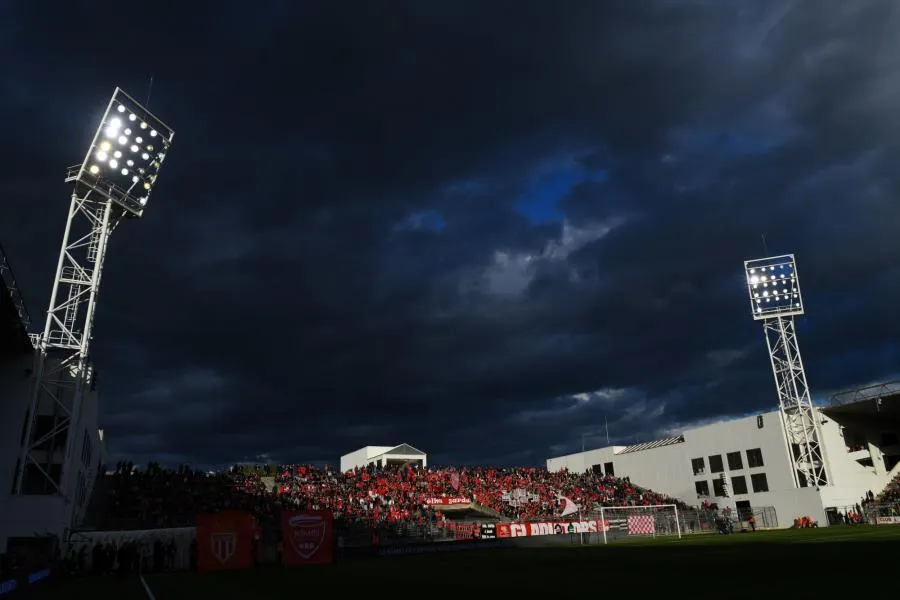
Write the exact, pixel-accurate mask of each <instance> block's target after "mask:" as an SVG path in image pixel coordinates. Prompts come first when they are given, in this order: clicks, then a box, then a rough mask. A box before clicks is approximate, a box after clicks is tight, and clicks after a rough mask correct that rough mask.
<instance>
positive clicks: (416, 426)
mask: <svg viewBox="0 0 900 600" xmlns="http://www.w3.org/2000/svg"><path fill="white" fill-rule="evenodd" d="M137 6H138V5H132V4H130V3H122V2H118V3H113V2H100V1H86V0H81V1H74V0H72V1H67V2H64V3H58V5H57V4H54V6H53V10H52V11H51V10H49V9H48V8H47V7H46V5H44V4H43V3H38V2H31V1H26V0H13V1H11V2H2V3H0V72H2V73H3V76H2V78H0V123H2V131H3V133H2V138H3V142H4V147H5V152H4V153H3V156H4V160H3V161H2V162H0V191H2V204H0V240H2V243H3V245H4V246H5V247H6V250H7V253H8V254H9V257H10V260H11V262H12V264H13V267H14V269H15V272H16V275H17V277H18V279H19V281H20V283H21V285H22V288H23V291H24V296H25V299H26V302H27V303H28V308H29V309H30V311H31V313H32V315H33V316H34V317H35V318H34V320H35V321H36V323H37V325H38V329H40V325H41V323H42V322H43V314H44V311H46V307H47V302H48V299H49V293H50V286H51V283H52V277H53V272H54V269H55V265H56V258H57V255H58V252H59V244H60V241H61V238H62V231H63V226H64V224H65V216H66V208H67V204H68V197H69V193H70V190H69V188H68V187H67V185H66V184H65V183H64V182H63V175H64V169H65V167H67V166H68V165H70V164H74V163H79V162H81V160H82V158H83V156H84V154H85V152H86V150H87V148H88V147H89V144H90V140H91V137H92V135H93V131H94V129H95V128H96V127H97V123H98V121H99V119H100V117H101V115H102V112H103V110H104V108H105V106H106V103H107V101H108V99H109V96H110V94H111V93H112V91H113V89H114V88H115V86H116V85H118V86H121V87H122V88H123V89H125V90H126V91H128V92H129V93H131V94H132V95H134V96H135V97H136V98H138V99H139V100H141V101H143V100H146V99H147V96H148V94H149V96H150V100H149V107H150V109H151V110H153V111H154V112H155V113H157V114H158V115H159V116H160V117H161V118H162V119H163V120H164V121H166V122H167V123H169V124H170V125H171V126H172V127H173V128H174V129H175V131H176V135H175V139H174V144H173V147H172V150H171V152H170V153H169V156H168V158H167V160H166V163H165V165H164V166H163V169H162V172H161V175H160V178H159V183H158V185H157V187H156V189H155V191H154V195H153V197H152V198H151V202H150V205H149V207H148V210H147V212H146V216H145V218H144V219H142V220H140V221H128V222H126V223H124V224H123V225H122V226H121V227H119V228H118V229H117V230H116V232H115V234H114V236H113V238H112V241H111V244H110V248H109V254H108V258H107V262H106V269H105V272H104V279H103V285H102V294H101V296H100V304H99V309H98V315H97V322H96V336H95V338H94V346H93V355H94V360H95V363H96V365H97V369H98V371H99V373H100V377H99V382H100V389H101V402H102V426H103V427H104V428H105V429H106V435H107V440H108V444H109V449H110V452H111V460H116V459H120V458H124V457H128V458H132V459H133V460H135V462H139V463H140V462H144V461H146V460H151V459H156V460H161V461H163V462H170V463H171V462H179V461H188V462H191V463H193V464H198V465H222V464H227V463H230V462H233V461H238V460H253V459H255V458H257V457H260V458H269V459H271V460H283V461H316V462H329V463H331V464H335V463H336V462H337V458H338V457H339V456H340V455H341V454H342V453H345V452H348V451H350V450H353V449H355V448H358V447H360V446H364V445H368V444H373V445H391V444H398V443H401V442H408V443H410V444H413V445H414V446H417V447H419V448H421V449H422V450H425V451H426V452H428V453H429V454H430V456H431V459H430V460H431V461H432V462H435V463H454V464H459V463H467V464H471V463H482V464H484V463H489V464H503V465H509V464H541V463H543V461H544V460H545V459H546V458H547V457H548V456H552V455H557V454H561V453H566V452H570V451H574V450H577V449H580V447H581V438H582V434H587V444H588V445H589V446H599V445H603V444H604V443H605V439H604V438H605V432H604V431H603V429H604V425H603V423H604V419H605V418H606V419H608V424H609V433H610V436H611V437H612V439H613V441H614V442H619V443H629V442H633V441H643V440H648V439H653V438H655V437H658V436H665V435H668V434H670V432H677V431H679V430H680V429H681V428H683V427H687V426H691V425H692V424H696V423H700V422H705V421H707V420H714V419H718V418H722V417H725V416H729V415H739V414H746V413H749V412H754V411H761V410H770V409H773V408H774V407H775V405H776V396H775V388H774V383H773V379H772V374H771V370H770V367H769V362H768V357H767V352H766V348H765V343H764V338H763V335H762V331H761V328H760V327H759V325H758V324H757V323H755V322H754V321H753V320H752V319H751V316H750V308H749V303H748V301H747V296H746V291H745V289H744V287H743V285H744V283H743V276H742V261H743V260H745V259H749V258H756V257H760V256H766V255H774V254H782V253H796V255H797V260H798V271H799V275H800V280H801V283H802V286H803V291H804V299H805V301H806V306H807V311H808V314H807V316H805V317H803V318H802V319H800V321H799V323H798V331H799V335H800V345H801V350H802V352H803V358H804V362H805V364H806V369H807V375H808V378H809V382H810V385H811V387H812V390H813V395H814V397H816V398H817V399H824V398H827V396H828V395H829V394H830V393H832V392H834V391H837V390H840V389H843V388H847V387H853V386H857V385H862V384H865V383H868V382H872V381H878V380H884V379H889V378H890V377H891V376H892V374H894V373H896V372H897V371H898V368H897V365H898V359H900V348H898V335H900V318H898V311H897V298H898V294H900V270H898V265H900V235H898V230H900V194H898V191H900V175H898V173H900V171H898V164H900V144H898V140H900V137H898V135H900V37H898V36H897V31H900V4H898V3H896V2H892V1H891V0H872V1H867V0H854V1H853V2H847V1H844V0H816V1H813V0H809V1H805V2H804V1H795V2H785V1H770V2H767V1H762V0H747V1H727V0H706V1H703V0H698V1H687V0H684V1H679V0H667V1H662V0H661V1H656V2H653V1H649V0H648V1H641V2H637V1H634V0H604V1H602V2H601V1H596V0H589V1H584V2H578V1H567V0H561V1H559V2H550V1H525V0H515V1H513V0H505V1H501V0H496V1H485V0H482V1H478V2H468V1H461V0H454V1H453V2H449V1H431V0H429V1H427V2H413V1H409V2H398V1H379V2H369V1H358V2H354V1H351V2H335V1H330V0H329V1H325V0H322V1H318V2H301V1H288V0H284V1H263V0H259V1H258V2H255V3H244V2H241V3H238V2H206V1H200V0H193V1H191V2H156V3H150V4H146V3H144V4H141V5H140V8H137ZM151 75H152V76H153V85H152V90H151V89H148V88H149V86H148V82H149V79H150V77H151ZM763 235H765V236H766V239H767V247H765V246H764V244H763V241H762V236H763Z"/></svg>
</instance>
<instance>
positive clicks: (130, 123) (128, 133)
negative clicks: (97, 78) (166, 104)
mask: <svg viewBox="0 0 900 600" xmlns="http://www.w3.org/2000/svg"><path fill="white" fill-rule="evenodd" d="M174 135H175V132H173V131H172V130H171V129H170V128H169V127H168V126H167V125H166V124H165V123H163V122H162V121H160V120H159V119H158V118H156V116H154V115H153V114H152V113H151V112H150V111H149V110H147V109H146V108H144V107H143V106H141V105H140V104H139V103H138V102H137V101H136V100H135V99H134V98H132V97H131V96H129V95H128V94H126V93H125V92H123V91H122V90H120V89H119V88H116V91H115V92H114V93H113V96H112V99H111V100H110V101H109V105H108V106H107V107H106V112H105V113H103V120H102V121H101V122H100V126H99V127H98V128H97V133H95V134H94V141H93V142H92V143H91V147H90V149H89V150H88V153H87V156H85V158H84V161H83V162H82V163H81V165H76V166H74V167H69V170H68V172H67V173H66V181H67V182H78V183H80V184H82V185H85V186H87V187H88V188H89V189H91V190H93V191H95V192H98V193H100V194H102V195H103V196H105V197H107V198H109V199H110V200H112V201H113V202H115V203H116V204H117V205H119V206H120V207H121V208H123V209H124V210H125V214H126V215H128V216H132V217H140V216H141V215H143V213H144V207H146V206H147V201H148V200H149V199H150V192H152V191H153V188H154V186H155V185H156V179H157V177H158V176H159V169H160V167H161V166H162V163H163V161H164V160H165V158H166V154H167V153H168V152H169V148H170V147H171V145H172V138H173V137H174Z"/></svg>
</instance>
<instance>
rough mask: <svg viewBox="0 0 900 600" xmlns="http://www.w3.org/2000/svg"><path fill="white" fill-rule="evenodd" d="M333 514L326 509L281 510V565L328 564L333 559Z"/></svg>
mask: <svg viewBox="0 0 900 600" xmlns="http://www.w3.org/2000/svg"><path fill="white" fill-rule="evenodd" d="M332 521H333V516H332V514H331V512H330V511H327V510H309V511H304V512H299V511H284V512H282V513H281V536H282V544H281V545H282V548H283V549H284V550H283V552H284V564H286V565H309V564H323V563H330V562H331V561H332V558H333V544H332Z"/></svg>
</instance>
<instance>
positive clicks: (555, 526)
mask: <svg viewBox="0 0 900 600" xmlns="http://www.w3.org/2000/svg"><path fill="white" fill-rule="evenodd" d="M604 523H605V529H606V530H607V531H609V521H601V520H599V519H589V520H586V521H540V522H535V523H497V537H498V538H513V537H531V536H537V535H563V534H566V533H598V532H602V531H603V527H604ZM569 525H572V529H573V531H571V532H570V531H569Z"/></svg>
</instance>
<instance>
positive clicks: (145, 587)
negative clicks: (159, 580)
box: [139, 573, 156, 600]
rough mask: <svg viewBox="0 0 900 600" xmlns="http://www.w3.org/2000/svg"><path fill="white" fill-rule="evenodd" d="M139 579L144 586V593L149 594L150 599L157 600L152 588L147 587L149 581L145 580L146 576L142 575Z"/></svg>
mask: <svg viewBox="0 0 900 600" xmlns="http://www.w3.org/2000/svg"><path fill="white" fill-rule="evenodd" d="M139 577H140V578H141V584H143V586H144V591H145V592H147V598H149V599H150V600H156V596H154V595H153V592H151V591H150V586H149V585H147V581H146V580H145V579H144V574H143V573H141V574H140V575H139Z"/></svg>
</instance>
